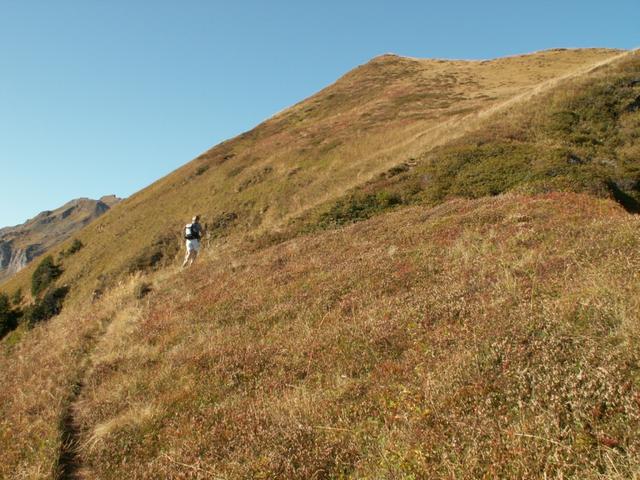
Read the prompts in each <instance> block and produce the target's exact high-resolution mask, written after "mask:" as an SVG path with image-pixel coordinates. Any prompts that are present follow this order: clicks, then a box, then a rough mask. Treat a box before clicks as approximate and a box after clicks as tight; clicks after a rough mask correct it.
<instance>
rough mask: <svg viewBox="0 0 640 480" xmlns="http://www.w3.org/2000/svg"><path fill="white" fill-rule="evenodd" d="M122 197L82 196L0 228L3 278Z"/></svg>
mask: <svg viewBox="0 0 640 480" xmlns="http://www.w3.org/2000/svg"><path fill="white" fill-rule="evenodd" d="M120 200H121V199H120V198H118V197H116V196H115V195H108V196H104V197H102V198H101V199H100V200H92V199H89V198H79V199H76V200H72V201H70V202H68V203H66V204H65V205H63V206H62V207H60V208H58V209H56V210H45V211H44V212H41V213H39V214H38V215H36V216H35V217H33V218H32V219H30V220H27V221H26V222H25V223H23V224H22V225H17V226H15V227H5V228H2V229H0V281H4V280H6V279H8V278H9V277H10V276H11V275H13V274H14V273H16V272H19V271H20V270H22V269H23V268H24V267H26V266H27V265H28V264H29V262H31V261H32V260H33V259H34V258H36V257H38V256H40V255H42V254H43V253H44V252H45V251H47V250H48V249H50V248H51V247H53V246H55V245H57V244H59V243H61V242H63V241H65V240H66V239H67V238H69V237H71V236H72V235H73V234H74V233H76V232H77V231H78V230H80V229H81V228H82V227H84V226H85V225H87V224H88V223H90V222H92V221H93V220H95V219H96V218H98V217H99V216H101V215H103V214H104V213H105V212H107V211H108V210H109V209H110V208H111V207H112V206H113V205H115V204H116V203H118V202H119V201H120Z"/></svg>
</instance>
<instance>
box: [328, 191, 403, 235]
mask: <svg viewBox="0 0 640 480" xmlns="http://www.w3.org/2000/svg"><path fill="white" fill-rule="evenodd" d="M402 203H403V202H402V198H401V197H400V195H397V194H395V193H390V192H387V191H381V192H378V193H375V194H374V193H368V194H360V193H359V194H354V195H351V196H349V197H347V198H346V199H341V200H338V201H337V202H336V203H334V204H333V205H332V206H331V207H330V208H329V210H328V211H326V212H324V213H322V214H321V215H320V219H319V222H318V223H319V225H320V226H321V227H329V226H332V225H345V224H347V223H353V222H358V221H361V220H366V219H367V218H370V217H372V216H373V215H375V214H377V213H380V212H382V211H384V210H388V209H390V208H392V207H395V206H396V205H400V204H402Z"/></svg>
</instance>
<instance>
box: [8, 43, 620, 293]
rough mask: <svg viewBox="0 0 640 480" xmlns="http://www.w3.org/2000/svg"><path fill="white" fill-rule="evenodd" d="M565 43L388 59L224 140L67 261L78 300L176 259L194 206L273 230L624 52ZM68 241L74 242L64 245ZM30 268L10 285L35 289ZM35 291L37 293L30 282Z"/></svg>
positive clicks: (233, 224) (94, 231)
mask: <svg viewBox="0 0 640 480" xmlns="http://www.w3.org/2000/svg"><path fill="white" fill-rule="evenodd" d="M619 54H620V52H619V51H615V50H606V49H585V50H554V51H545V52H539V53H536V54H531V55H524V56H517V57H509V58H503V59H497V60H491V61H445V60H416V59H409V58H402V57H397V56H393V55H384V56H382V57H378V58H376V59H374V60H372V61H371V62H369V63H367V64H366V65H363V66H361V67H359V68H357V69H355V70H354V71H352V72H350V73H348V74H347V75H345V76H344V77H343V78H341V79H340V80H338V81H337V82H336V83H335V84H334V85H332V86H330V87H328V88H326V89H325V90H323V91H321V92H319V93H318V94H317V95H314V96H312V97H311V98H309V99H307V100H305V101H303V102H301V103H300V104H298V105H295V106H294V107H292V108H290V109H287V110H285V111H284V112H282V113H281V114H278V115H276V116H274V117H273V118H271V119H269V120H267V121H266V122H264V123H263V124H261V125H259V126H258V127H256V128H255V129H253V130H251V131H250V132H247V133H246V134H243V135H240V136H239V137H237V138H235V139H233V140H230V141H228V142H224V143H222V144H220V145H218V146H217V147H215V148H213V149H211V150H210V151H208V152H206V153H204V154H203V155H201V156H200V157H198V158H197V159H195V160H194V161H193V162H190V163H188V164H187V165H185V166H184V167H182V168H180V169H178V170H177V171H176V172H174V173H172V174H171V175H169V176H167V177H165V178H163V179H161V180H159V181H158V182H156V183H155V184H153V185H151V186H150V187H148V188H146V189H144V190H142V191H141V192H139V193H137V194H135V195H133V196H132V197H131V198H129V199H127V200H126V201H124V202H122V204H120V205H118V206H116V207H115V208H114V209H113V211H112V212H110V214H109V215H106V216H104V217H103V218H102V219H101V220H100V221H99V222H97V223H95V224H94V225H92V226H91V227H89V228H87V229H86V230H85V231H84V232H83V234H82V235H81V237H80V238H81V240H82V242H83V243H84V244H85V245H86V248H84V249H83V250H82V251H81V252H79V254H78V255H76V256H74V257H73V258H71V259H69V260H68V261H66V262H65V265H64V268H65V274H64V275H63V277H62V278H61V282H66V283H69V284H71V285H75V288H72V291H71V296H72V297H74V296H75V297H78V296H81V297H82V298H83V299H86V298H87V297H88V296H89V294H90V292H91V290H93V289H96V288H100V287H101V286H102V285H111V284H113V283H114V281H115V280H116V279H117V278H118V276H119V275H121V274H122V273H126V272H130V271H134V270H136V269H140V268H146V267H149V266H153V265H154V264H162V263H166V262H167V261H169V262H171V261H172V260H173V258H174V255H175V254H176V252H177V251H178V249H179V248H180V242H179V232H180V230H181V225H182V224H184V222H185V221H187V220H188V219H189V218H190V217H191V215H192V214H193V213H194V212H198V213H201V214H202V215H203V217H204V219H205V221H206V222H207V223H208V224H209V229H210V232H211V235H212V238H214V239H215V238H217V237H221V236H226V235H229V234H233V233H234V232H247V231H260V230H265V229H266V230H268V229H272V228H273V227H274V226H278V225H280V224H282V223H283V222H286V221H287V220H288V219H290V218H295V217H297V216H298V215H300V214H301V213H302V212H304V211H306V210H308V209H310V208H312V207H314V206H315V205H318V204H322V203H326V202H328V201H331V200H333V199H335V198H337V197H339V196H341V195H342V194H343V193H344V192H345V191H346V190H348V189H351V188H354V187H356V186H358V185H360V184H362V183H363V182H365V181H367V180H369V179H371V178H373V177H375V175H378V174H379V173H381V172H384V171H386V170H388V169H389V168H391V167H392V166H395V165H398V164H399V163H402V162H404V161H410V159H411V158H414V157H415V156H416V155H418V154H422V153H423V152H424V151H425V150H430V149H431V148H433V147H434V146H436V145H438V144H442V143H444V142H446V141H448V140H450V139H452V138H456V137H457V136H459V135H461V134H463V133H464V132H465V129H464V128H463V125H471V124H474V122H476V121H477V120H478V119H481V118H482V115H480V114H479V112H493V111H494V110H495V109H496V108H498V107H499V106H500V105H504V104H505V102H510V101H513V100H514V98H521V97H523V95H526V94H527V93H528V92H533V91H536V90H537V89H539V88H541V86H545V85H547V84H548V83H550V82H554V81H557V79H558V78H560V77H564V76H567V75H573V74H576V72H582V71H584V70H585V69H588V68H592V66H593V65H595V64H598V63H599V62H602V61H608V60H610V59H611V58H614V57H616V56H617V55H619ZM61 248H64V246H63V247H61ZM30 273H31V271H30V270H27V271H25V272H24V273H23V275H21V276H20V277H19V278H16V279H15V280H14V281H12V282H10V283H9V284H7V285H6V286H5V289H6V290H9V291H11V290H15V289H17V288H18V287H19V286H21V285H22V286H23V287H24V286H26V283H27V282H28V278H29V275H30ZM23 289H24V290H28V289H27V288H23Z"/></svg>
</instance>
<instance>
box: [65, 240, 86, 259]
mask: <svg viewBox="0 0 640 480" xmlns="http://www.w3.org/2000/svg"><path fill="white" fill-rule="evenodd" d="M82 247H84V244H83V243H82V242H81V241H80V240H78V239H77V238H75V239H74V240H73V242H72V243H71V246H70V247H69V248H67V250H66V251H65V254H66V256H67V257H68V256H69V255H73V254H74V253H76V252H78V251H79V250H80V249H81V248H82Z"/></svg>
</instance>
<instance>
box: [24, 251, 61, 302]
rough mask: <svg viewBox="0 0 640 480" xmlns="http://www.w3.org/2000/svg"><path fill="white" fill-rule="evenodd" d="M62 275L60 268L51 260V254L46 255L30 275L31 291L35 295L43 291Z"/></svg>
mask: <svg viewBox="0 0 640 480" xmlns="http://www.w3.org/2000/svg"><path fill="white" fill-rule="evenodd" d="M60 275H62V268H61V267H60V265H57V264H56V263H55V262H54V261H53V257H52V256H51V255H48V256H46V257H45V258H44V259H43V260H42V261H41V262H40V264H38V266H37V267H36V269H35V270H34V272H33V275H32V276H31V293H32V294H33V296H34V297H37V296H38V295H40V294H41V293H42V292H44V291H45V290H46V289H47V288H48V287H49V285H51V284H52V283H53V281H54V280H55V279H56V278H58V277H59V276H60Z"/></svg>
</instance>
